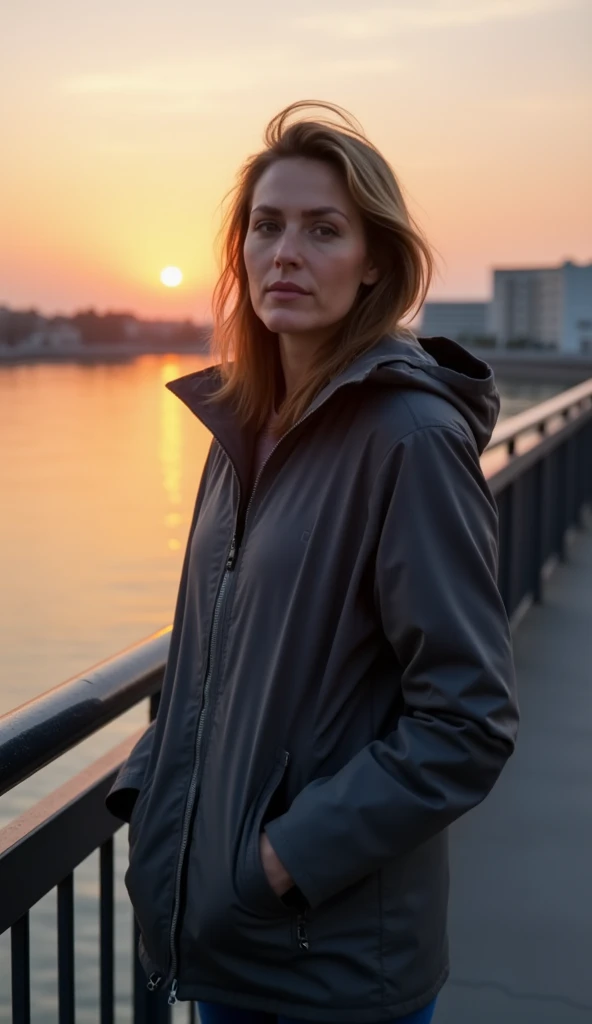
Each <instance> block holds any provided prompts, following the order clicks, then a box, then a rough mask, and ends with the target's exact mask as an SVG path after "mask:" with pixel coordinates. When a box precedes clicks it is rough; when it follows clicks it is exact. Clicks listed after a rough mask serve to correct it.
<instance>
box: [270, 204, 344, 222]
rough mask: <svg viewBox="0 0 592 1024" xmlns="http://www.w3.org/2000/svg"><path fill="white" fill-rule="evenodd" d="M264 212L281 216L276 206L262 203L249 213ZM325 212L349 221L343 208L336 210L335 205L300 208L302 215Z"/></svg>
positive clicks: (322, 213) (272, 215) (320, 215)
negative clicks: (308, 208) (311, 208)
mask: <svg viewBox="0 0 592 1024" xmlns="http://www.w3.org/2000/svg"><path fill="white" fill-rule="evenodd" d="M256 211H259V213H266V214H268V215H269V216H270V217H281V216H282V211H281V210H280V209H278V207H277V206H267V205H266V204H262V205H260V206H254V207H253V209H252V210H251V213H252V214H253V213H255V212H256ZM327 213H338V214H339V216H340V217H345V220H346V221H348V222H349V217H348V216H347V214H346V213H344V212H343V210H338V209H337V207H336V206H316V207H315V208H314V209H313V210H302V216H303V217H323V216H324V215H325V214H327Z"/></svg>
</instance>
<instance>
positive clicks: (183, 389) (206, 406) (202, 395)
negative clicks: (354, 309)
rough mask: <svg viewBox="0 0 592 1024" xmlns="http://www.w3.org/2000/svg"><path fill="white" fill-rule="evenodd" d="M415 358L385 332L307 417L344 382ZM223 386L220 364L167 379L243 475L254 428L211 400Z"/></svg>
mask: <svg viewBox="0 0 592 1024" xmlns="http://www.w3.org/2000/svg"><path fill="white" fill-rule="evenodd" d="M414 358H417V356H416V346H414V345H413V344H412V343H410V342H407V341H404V340H402V339H401V338H397V337H394V336H392V335H385V336H384V337H383V338H381V339H380V341H379V342H377V343H376V344H375V345H373V346H372V348H371V349H369V350H368V351H367V352H364V353H363V354H362V355H361V356H359V357H358V358H357V359H355V360H354V361H353V362H352V363H350V365H349V366H347V367H346V368H345V370H343V371H342V372H341V373H339V374H337V376H335V377H333V379H332V380H330V381H329V383H328V384H326V385H325V387H324V388H322V389H321V391H319V393H318V394H317V395H316V396H315V398H314V399H313V401H312V402H311V404H310V405H309V407H308V409H307V410H306V412H305V414H304V415H305V416H306V417H308V416H309V415H310V414H311V413H313V412H315V411H316V410H317V409H319V408H320V407H321V406H322V405H324V404H325V402H327V401H328V399H329V398H330V397H331V395H333V394H334V393H335V391H337V390H338V389H339V388H341V387H343V386H344V385H346V384H355V383H358V382H360V381H362V380H364V379H365V378H366V377H368V376H369V375H370V374H371V373H372V371H373V370H375V369H376V368H377V367H378V366H380V365H381V364H383V363H392V362H393V361H397V360H404V361H408V360H411V361H413V359H414ZM220 386H221V376H220V367H219V366H218V365H216V366H208V367H206V369H205V370H196V371H195V372H193V373H189V374H186V375H185V376H183V377H177V378H176V379H175V380H171V381H168V382H167V384H166V387H167V388H168V389H169V391H172V393H173V394H174V395H176V396H177V398H179V399H180V400H181V401H182V402H184V404H185V405H186V406H187V407H188V408H189V409H190V410H191V412H192V413H193V414H194V415H195V416H197V418H198V419H199V420H201V422H202V423H203V424H204V426H205V427H207V429H208V430H209V431H210V433H212V434H213V435H214V437H215V438H216V440H217V441H218V442H219V443H220V445H221V446H222V448H224V450H225V452H226V454H227V455H228V457H229V458H230V460H231V461H232V463H233V464H234V467H235V469H236V470H237V473H238V474H239V476H241V477H242V475H243V474H242V473H241V470H242V468H243V467H245V466H249V465H250V460H251V455H252V450H253V444H254V440H255V438H254V434H253V432H252V430H250V429H248V428H246V427H245V426H244V425H242V424H240V423H239V421H238V419H237V416H236V414H235V412H234V410H233V408H232V406H231V405H230V403H229V402H224V401H220V402H210V401H208V399H210V398H211V396H212V395H213V394H214V392H216V391H217V390H218V389H219V388H220ZM303 418H304V417H303Z"/></svg>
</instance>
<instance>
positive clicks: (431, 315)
mask: <svg viewBox="0 0 592 1024" xmlns="http://www.w3.org/2000/svg"><path fill="white" fill-rule="evenodd" d="M488 312H489V303H488V302H424V304H423V307H422V311H421V320H420V322H419V326H416V324H415V323H414V325H413V327H414V330H416V331H417V333H418V334H421V335H423V336H424V337H427V338H432V337H435V336H438V335H440V336H442V337H445V338H452V339H453V341H459V342H460V343H461V344H463V343H464V342H471V341H472V340H473V339H475V338H482V337H483V336H484V335H485V334H486V333H487V325H488Z"/></svg>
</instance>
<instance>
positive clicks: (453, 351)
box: [344, 335, 500, 454]
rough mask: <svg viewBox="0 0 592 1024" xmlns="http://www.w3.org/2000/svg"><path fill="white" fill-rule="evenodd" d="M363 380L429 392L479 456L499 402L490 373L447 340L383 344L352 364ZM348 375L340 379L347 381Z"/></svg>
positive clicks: (394, 338)
mask: <svg viewBox="0 0 592 1024" xmlns="http://www.w3.org/2000/svg"><path fill="white" fill-rule="evenodd" d="M362 364H364V366H365V368H366V369H367V374H366V377H367V379H369V380H376V381H379V382H381V383H384V384H392V385H393V386H394V387H398V388H407V389H409V390H420V391H429V392H431V393H432V394H435V395H439V396H440V397H441V398H444V399H446V401H448V402H450V403H451V404H452V405H454V406H455V408H456V409H458V411H459V412H460V413H461V414H462V415H463V416H464V418H465V419H466V420H467V423H468V424H469V426H470V428H471V430H472V432H473V434H474V437H475V442H476V444H477V448H478V450H479V454H481V453H482V452H483V451H484V449H485V448H486V447H487V445H488V444H489V441H490V440H491V435H492V433H493V429H494V427H495V425H496V422H497V419H498V416H499V410H500V397H499V392H498V389H497V387H496V384H495V379H494V374H493V370H492V369H491V367H490V366H489V365H488V364H487V363H486V362H485V361H484V360H482V359H479V358H478V356H475V355H473V354H472V353H471V352H469V351H468V350H467V349H466V348H463V346H462V345H459V344H458V342H456V341H452V340H451V339H450V338H444V337H433V338H418V339H417V341H415V342H414V341H411V340H407V339H406V338H401V337H400V336H390V335H389V336H387V337H385V338H383V339H382V340H381V341H380V342H378V344H377V345H375V346H374V348H372V349H371V350H370V351H369V352H366V353H364V355H363V356H361V357H360V359H359V360H357V361H356V364H352V367H353V366H354V365H357V366H358V367H359V369H360V370H362ZM347 373H348V370H346V371H345V374H344V375H347Z"/></svg>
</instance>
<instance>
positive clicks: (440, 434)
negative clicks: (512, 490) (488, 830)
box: [266, 426, 518, 907]
mask: <svg viewBox="0 0 592 1024" xmlns="http://www.w3.org/2000/svg"><path fill="white" fill-rule="evenodd" d="M373 493H374V501H375V502H378V503H379V505H382V506H383V511H381V513H380V519H379V522H380V524H381V525H380V527H379V531H380V532H379V540H378V543H377V546H376V548H375V550H376V573H375V600H376V605H377V608H378V611H379V615H380V620H381V623H382V627H383V629H384V631H385V634H386V636H387V638H388V640H389V641H390V644H391V645H392V647H393V649H394V651H395V654H396V656H397V659H398V661H399V664H400V666H401V685H402V689H403V698H404V712H403V714H402V716H401V717H400V719H399V721H398V723H397V727H396V729H395V730H394V731H393V732H391V733H390V735H387V736H385V737H384V738H379V739H375V740H373V741H372V742H371V743H369V744H368V745H367V746H366V747H364V748H363V749H362V750H360V751H359V753H358V754H356V755H355V756H354V757H353V758H352V759H351V760H350V761H349V762H348V763H347V764H346V765H345V766H344V767H343V768H342V769H341V770H340V771H338V772H337V773H336V774H335V775H333V776H330V777H328V778H320V779H315V780H314V781H313V782H312V783H310V784H309V785H308V786H306V787H305V788H304V789H303V790H302V792H301V793H299V794H298V796H297V797H296V798H295V800H294V801H293V803H292V804H291V806H290V808H289V809H288V811H287V812H286V813H285V814H283V815H282V816H281V817H279V818H276V819H274V820H273V821H271V822H269V823H268V824H267V826H266V832H267V834H268V836H269V840H270V842H271V844H272V846H273V848H274V850H275V852H276V854H277V856H278V857H279V859H280V861H281V862H282V863H283V865H284V867H285V868H286V869H287V870H288V872H289V873H290V875H291V876H292V878H293V880H294V882H295V885H296V886H297V887H298V888H299V889H300V890H301V892H302V893H303V894H304V896H305V898H306V899H307V901H308V903H309V904H310V906H312V907H315V906H317V905H318V904H319V903H321V902H322V901H323V900H326V899H328V898H330V897H331V896H333V895H335V894H336V893H338V892H339V891H340V890H341V889H343V888H345V887H346V886H348V885H351V884H353V883H354V882H356V881H358V880H360V879H361V878H362V877H364V876H365V875H366V874H369V873H370V872H372V871H375V870H378V869H379V868H380V867H381V866H383V865H384V864H385V863H386V862H387V861H388V860H390V859H391V858H394V857H397V856H399V855H401V854H404V853H405V852H407V851H409V850H410V849H412V848H413V847H415V846H417V845H418V844H420V843H423V842H425V841H426V840H428V839H430V837H432V836H434V835H435V834H436V833H438V832H439V831H440V830H442V829H444V828H445V827H446V826H448V825H449V824H450V823H451V822H453V821H454V820H455V819H456V818H458V817H459V816H460V815H462V814H464V813H465V812H466V811H468V810H470V809H471V808H472V807H474V806H475V805H476V804H478V803H479V802H480V801H481V800H483V799H484V797H485V796H486V795H487V793H488V792H489V791H490V789H491V788H492V786H493V784H494V783H495V781H496V779H497V777H498V775H499V773H500V771H501V770H502V768H503V765H504V763H505V762H506V760H507V758H508V757H509V756H510V754H511V753H512V751H513V749H514V744H515V739H516V734H517V726H518V706H517V698H516V684H515V677H514V665H513V658H512V643H511V637H510V629H509V623H508V619H507V616H506V612H505V608H504V605H503V602H502V599H501V596H500V593H499V590H498V586H497V559H498V517H497V509H496V505H495V502H494V499H493V496H492V495H491V492H490V490H489V487H488V484H487V482H486V480H485V478H484V476H483V473H482V470H481V465H480V461H479V455H478V453H477V450H476V447H475V444H474V442H473V441H472V439H471V438H469V436H468V435H467V434H465V433H464V432H463V431H462V428H460V427H458V428H457V427H456V426H431V427H423V428H418V429H416V430H415V431H413V432H412V433H410V434H408V435H407V436H406V437H405V438H403V439H402V440H401V441H399V442H398V443H397V444H395V446H394V447H393V448H392V449H391V452H390V453H389V455H388V456H387V459H386V460H385V462H384V463H383V466H382V469H381V471H380V473H379V475H378V477H377V481H376V483H375V485H374V492H373Z"/></svg>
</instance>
